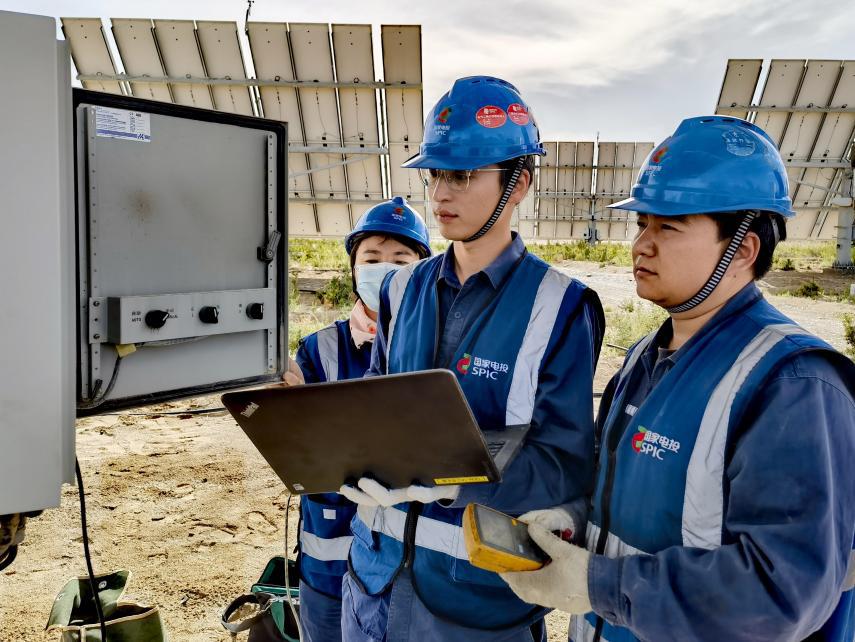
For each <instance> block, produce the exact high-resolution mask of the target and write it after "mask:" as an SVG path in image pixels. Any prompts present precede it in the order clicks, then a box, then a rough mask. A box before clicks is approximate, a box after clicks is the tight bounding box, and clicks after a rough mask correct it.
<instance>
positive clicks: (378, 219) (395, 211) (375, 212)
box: [344, 196, 431, 256]
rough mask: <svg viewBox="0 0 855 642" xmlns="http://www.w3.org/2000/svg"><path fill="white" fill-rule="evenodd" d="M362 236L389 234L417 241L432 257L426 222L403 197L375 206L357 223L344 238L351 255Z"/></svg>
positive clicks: (345, 245) (345, 246)
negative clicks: (358, 238) (359, 237)
mask: <svg viewBox="0 0 855 642" xmlns="http://www.w3.org/2000/svg"><path fill="white" fill-rule="evenodd" d="M361 234H389V235H391V236H399V237H403V238H407V239H410V240H412V241H415V242H416V243H417V244H418V245H419V247H421V248H422V249H423V250H424V251H425V253H426V255H427V256H430V255H431V249H430V236H429V235H428V230H427V226H426V225H425V222H424V220H423V219H422V217H421V216H420V215H419V213H418V212H416V210H414V209H413V208H412V207H410V205H409V204H408V203H407V201H405V200H404V199H403V198H402V197H400V196H396V197H395V198H393V199H392V200H391V201H385V202H383V203H380V204H378V205H375V206H374V207H372V208H371V209H369V210H368V211H367V212H365V213H364V214H363V215H362V216H360V217H359V220H358V221H357V222H356V225H355V226H354V228H353V230H351V232H350V234H348V235H347V236H346V237H344V248H345V249H346V250H347V253H348V254H350V253H351V251H352V250H353V246H354V243H355V242H356V240H357V237H358V236H359V235H361Z"/></svg>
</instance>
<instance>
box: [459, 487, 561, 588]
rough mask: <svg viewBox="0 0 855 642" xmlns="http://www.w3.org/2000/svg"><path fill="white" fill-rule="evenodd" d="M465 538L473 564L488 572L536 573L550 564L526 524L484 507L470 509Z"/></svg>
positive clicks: (464, 522)
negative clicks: (547, 563)
mask: <svg viewBox="0 0 855 642" xmlns="http://www.w3.org/2000/svg"><path fill="white" fill-rule="evenodd" d="M463 538H464V540H465V542H466V552H467V553H468V554H469V562H470V563H471V564H472V565H473V566H477V567H478V568H483V569H484V570H486V571H494V572H496V573H504V572H506V571H534V570H536V569H539V568H541V567H542V566H543V565H544V564H545V563H546V562H547V561H549V557H548V556H547V555H546V553H544V552H543V550H541V548H540V547H539V546H538V545H537V544H535V543H534V541H533V540H532V539H531V537H530V536H529V534H528V526H527V525H526V524H525V523H524V522H521V521H519V520H518V519H515V518H513V517H511V516H510V515H505V514H504V513H500V512H499V511H497V510H493V509H492V508H487V507H486V506H482V505H481V504H469V505H468V506H466V510H465V511H464V513H463Z"/></svg>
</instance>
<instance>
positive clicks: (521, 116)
mask: <svg viewBox="0 0 855 642" xmlns="http://www.w3.org/2000/svg"><path fill="white" fill-rule="evenodd" d="M508 118H510V119H511V122H512V123H516V124H517V125H528V123H529V120H531V119H530V118H529V117H528V109H526V107H525V105H520V104H519V103H511V104H510V105H508Z"/></svg>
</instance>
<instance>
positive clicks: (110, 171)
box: [74, 90, 287, 414]
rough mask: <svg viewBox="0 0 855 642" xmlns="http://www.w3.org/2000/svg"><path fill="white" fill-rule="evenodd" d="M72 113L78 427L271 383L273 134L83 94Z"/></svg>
mask: <svg viewBox="0 0 855 642" xmlns="http://www.w3.org/2000/svg"><path fill="white" fill-rule="evenodd" d="M74 104H75V154H76V163H75V176H76V191H77V227H78V253H77V258H78V274H79V281H78V302H79V309H78V318H79V323H78V341H79V345H78V353H79V361H78V363H79V371H78V377H79V397H80V400H81V402H82V403H83V408H82V409H81V410H80V414H87V413H90V412H100V411H103V409H105V408H119V407H128V406H132V405H140V404H142V403H149V402H152V401H159V400H165V399H172V398H176V397H179V396H188V395H194V394H200V393H210V392H214V391H218V390H225V389H228V388H234V387H237V386H242V385H248V384H253V383H260V382H264V381H271V380H275V379H278V378H279V377H280V376H281V374H282V372H283V370H284V367H285V363H286V361H287V348H286V342H285V341H286V337H287V328H286V325H287V324H286V319H287V315H286V310H285V302H286V300H287V297H286V290H287V278H286V276H285V275H286V273H287V272H286V255H287V252H286V249H285V245H284V243H283V240H282V237H283V233H284V231H285V230H286V229H287V226H286V214H285V209H286V202H287V197H286V191H285V176H286V161H285V159H286V141H287V134H286V130H285V126H284V125H283V124H282V123H277V122H272V121H267V120H262V119H258V118H247V117H243V116H235V115H231V114H226V113H221V112H212V111H207V110H199V109H192V108H187V107H180V106H176V105H170V104H165V103H157V102H151V101H144V100H139V99H133V98H128V97H122V96H114V95H110V94H104V93H96V92H88V91H83V90H75V91H74ZM117 346H122V347H121V348H118V349H117ZM131 346H133V348H131ZM125 348H128V349H131V350H133V351H132V352H130V353H129V354H127V356H125V357H124V358H123V359H122V360H121V364H120V368H119V369H118V370H117V358H118V354H119V353H120V352H124V351H126V350H125ZM111 381H112V382H113V385H112V386H111V385H110V384H111ZM105 394H106V398H105V399H104V401H103V403H102V404H100V405H98V407H97V408H94V409H89V408H86V403H87V400H91V399H96V400H97V399H100V398H101V397H103V396H104V395H105Z"/></svg>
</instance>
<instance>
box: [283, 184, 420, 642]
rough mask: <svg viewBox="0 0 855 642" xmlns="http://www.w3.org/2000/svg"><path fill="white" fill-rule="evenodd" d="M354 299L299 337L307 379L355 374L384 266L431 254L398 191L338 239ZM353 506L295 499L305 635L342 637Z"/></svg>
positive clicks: (312, 641)
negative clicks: (341, 313) (345, 314)
mask: <svg viewBox="0 0 855 642" xmlns="http://www.w3.org/2000/svg"><path fill="white" fill-rule="evenodd" d="M344 244H345V249H346V250H347V253H348V255H349V256H350V266H351V279H352V281H353V290H354V292H355V293H356V295H357V297H358V300H357V302H356V305H354V306H353V310H352V312H351V313H350V317H349V318H348V319H345V320H342V321H336V322H335V323H332V324H330V325H329V326H327V327H326V328H323V329H322V330H318V331H317V332H315V333H314V334H310V335H309V336H307V337H304V338H303V339H301V341H300V347H299V348H298V349H297V364H298V365H299V367H300V370H301V372H302V375H303V380H304V381H305V382H306V383H318V382H321V381H340V380H343V379H356V378H359V377H362V376H363V375H364V374H365V371H366V370H368V367H369V365H370V364H371V346H372V345H373V343H374V336H375V332H376V327H377V326H376V323H377V310H378V308H379V303H378V301H379V294H380V284H381V283H382V281H383V277H385V276H386V275H387V274H388V273H389V272H393V271H394V270H397V269H399V268H401V267H402V266H404V265H408V264H410V263H413V262H415V261H418V260H419V259H422V258H425V257H427V256H430V255H431V249H430V239H429V237H428V231H427V227H426V226H425V223H424V221H423V220H422V217H421V216H420V215H419V214H418V213H417V212H416V211H415V210H414V209H413V208H411V207H410V206H409V205H408V204H407V202H406V201H405V200H404V199H403V198H401V197H400V196H396V197H395V198H393V199H392V200H391V201H386V202H385V203H380V204H379V205H375V206H374V207H372V208H371V209H369V210H368V211H367V212H365V213H364V214H363V215H362V216H361V217H360V219H359V221H357V223H356V226H355V227H354V228H353V231H351V232H350V234H348V235H347V237H346V238H345V242H344ZM355 513H356V506H355V505H354V504H353V503H352V502H350V501H348V500H347V499H346V498H344V497H342V496H341V495H339V494H338V493H326V494H321V495H307V496H305V497H303V498H302V499H301V501H300V516H301V518H302V519H301V522H300V555H299V558H298V559H299V566H300V625H301V629H302V634H303V635H302V639H303V640H304V641H307V642H334V641H335V640H340V639H341V578H342V575H344V574H345V572H346V571H347V553H348V551H349V549H350V539H351V536H350V520H351V518H352V517H353V515H354V514H355Z"/></svg>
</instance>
